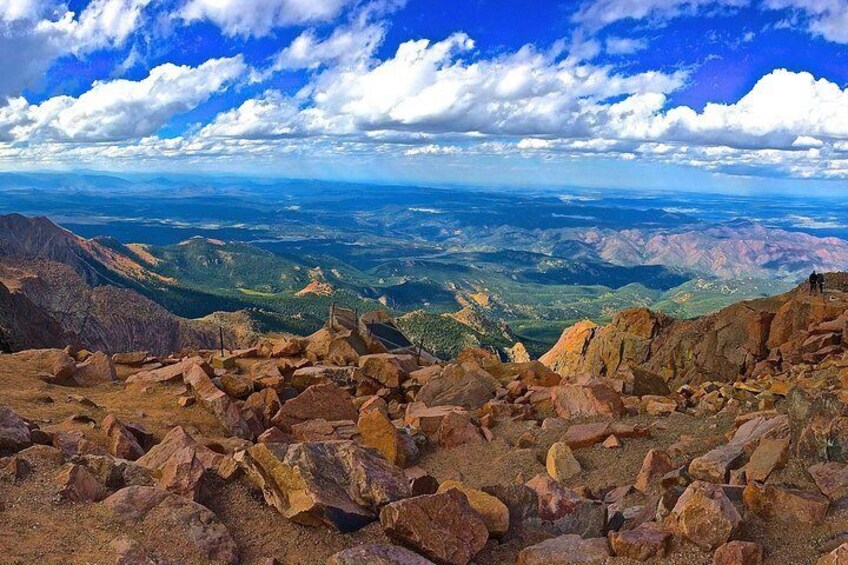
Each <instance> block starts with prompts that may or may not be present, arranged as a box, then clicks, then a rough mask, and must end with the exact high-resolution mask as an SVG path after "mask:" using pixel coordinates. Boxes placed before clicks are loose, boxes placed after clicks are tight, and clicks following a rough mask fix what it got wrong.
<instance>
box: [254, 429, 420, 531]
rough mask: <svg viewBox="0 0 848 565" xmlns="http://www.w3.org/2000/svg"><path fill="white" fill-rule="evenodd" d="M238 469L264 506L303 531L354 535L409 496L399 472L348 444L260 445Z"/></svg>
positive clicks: (407, 484)
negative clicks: (383, 509)
mask: <svg viewBox="0 0 848 565" xmlns="http://www.w3.org/2000/svg"><path fill="white" fill-rule="evenodd" d="M239 463H240V464H241V465H242V467H243V468H244V470H245V472H246V473H247V476H248V477H249V478H250V479H251V481H253V482H254V483H255V484H256V485H257V486H259V487H260V488H261V489H262V494H263V495H264V497H265V501H266V502H267V503H268V504H270V505H271V506H273V507H274V508H276V509H277V510H278V511H279V512H280V513H281V514H283V515H284V516H285V517H286V518H289V519H290V520H292V521H294V522H297V523H299V524H304V525H307V526H316V525H319V524H326V525H328V526H330V527H333V528H336V529H337V530H339V531H342V532H351V531H355V530H358V529H359V528H361V527H363V526H365V525H366V524H368V523H370V522H372V521H374V520H375V519H376V517H377V512H378V511H379V509H380V507H381V506H383V505H385V504H388V503H390V502H392V501H395V500H399V499H402V498H405V497H408V496H409V495H410V494H411V493H410V488H409V482H408V480H407V478H406V477H405V476H404V474H403V472H402V471H401V470H400V469H398V468H397V467H395V466H393V465H391V464H389V463H387V462H386V461H385V460H384V459H383V458H382V457H380V456H379V455H378V454H377V453H375V452H373V451H371V450H369V449H365V448H362V447H360V446H358V445H357V444H355V443H354V442H352V441H328V442H310V443H297V444H293V445H282V444H258V445H256V446H254V447H252V448H250V449H248V450H247V451H246V452H245V453H244V454H243V456H242V458H241V460H240V461H239Z"/></svg>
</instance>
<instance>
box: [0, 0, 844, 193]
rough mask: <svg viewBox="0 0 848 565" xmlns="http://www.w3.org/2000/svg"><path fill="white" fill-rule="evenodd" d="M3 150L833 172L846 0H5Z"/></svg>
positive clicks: (77, 159)
mask: <svg viewBox="0 0 848 565" xmlns="http://www.w3.org/2000/svg"><path fill="white" fill-rule="evenodd" d="M0 69H3V72H2V73H0V170H28V171H40V170H51V171H52V170H102V171H113V172H121V171H123V172H128V173H129V172H145V173H149V172H154V171H155V172H159V171H161V172H179V173H197V174H221V173H233V174H245V175H256V176H282V177H294V178H320V179H330V180H332V179H338V180H357V181H374V182H410V183H433V184H440V185H441V184H446V185H449V184H469V185H498V186H500V185H504V186H518V187H520V186H557V185H569V186H590V187H604V186H609V187H615V188H628V187H634V188H662V189H671V190H698V189H709V190H726V191H731V192H733V191H741V190H753V191H757V190H775V189H787V190H797V191H805V190H829V191H834V190H836V191H841V190H843V189H845V188H848V185H847V184H845V181H846V179H848V88H846V84H848V0H569V1H554V0H534V1H532V2H527V1H522V2H519V1H516V0H459V1H457V0H70V1H67V2H63V1H61V0H0Z"/></svg>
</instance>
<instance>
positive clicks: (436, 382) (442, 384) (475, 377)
mask: <svg viewBox="0 0 848 565" xmlns="http://www.w3.org/2000/svg"><path fill="white" fill-rule="evenodd" d="M498 386H499V383H498V381H497V380H496V379H495V378H494V377H493V376H492V375H490V374H489V373H487V372H486V371H485V370H483V369H481V368H480V367H479V366H478V365H476V364H474V363H455V364H453V365H448V366H447V367H445V368H444V369H443V370H442V373H441V375H439V376H438V377H436V378H433V379H431V380H429V381H427V384H425V385H424V386H422V387H421V390H419V391H418V395H417V396H416V397H415V399H416V401H418V402H423V403H424V404H425V405H427V406H429V407H434V406H460V407H462V408H465V409H467V410H476V409H477V408H480V407H481V406H483V405H484V404H486V403H487V402H488V401H490V400H492V399H493V398H495V394H496V391H497V389H498Z"/></svg>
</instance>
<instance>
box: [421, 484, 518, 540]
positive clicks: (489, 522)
mask: <svg viewBox="0 0 848 565" xmlns="http://www.w3.org/2000/svg"><path fill="white" fill-rule="evenodd" d="M451 489H456V490H458V491H460V492H461V493H462V494H464V495H465V497H466V498H467V499H468V504H470V505H471V508H472V509H473V510H474V511H475V512H476V513H477V514H479V515H480V518H482V519H483V522H484V523H485V524H486V529H487V530H489V534H490V535H492V536H495V537H499V536H502V535H504V534H505V533H506V532H507V530H509V509H508V508H507V507H506V505H505V504H504V503H503V502H501V501H500V500H498V499H497V498H496V497H494V496H492V495H491V494H488V493H486V492H483V491H482V490H477V489H474V488H471V487H469V486H466V485H464V484H463V483H461V482H459V481H445V482H443V483H442V484H441V485H439V490H438V491H437V492H440V493H441V492H447V491H449V490H451Z"/></svg>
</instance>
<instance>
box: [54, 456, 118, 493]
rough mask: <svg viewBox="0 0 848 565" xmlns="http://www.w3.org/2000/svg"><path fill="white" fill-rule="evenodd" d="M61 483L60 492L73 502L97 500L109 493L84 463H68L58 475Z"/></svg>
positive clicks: (58, 481)
mask: <svg viewBox="0 0 848 565" xmlns="http://www.w3.org/2000/svg"><path fill="white" fill-rule="evenodd" d="M56 482H57V483H58V484H59V491H58V494H59V496H60V497H61V498H63V499H65V500H69V501H71V502H97V501H99V500H103V499H104V498H106V496H107V495H108V494H109V492H108V491H107V490H106V487H105V486H103V485H102V484H101V483H100V482H99V481H98V480H97V479H95V478H94V476H93V475H92V474H91V473H89V472H88V469H86V468H85V467H83V466H82V465H76V464H74V463H68V464H67V465H65V466H64V467H62V469H61V470H60V471H59V474H58V475H56Z"/></svg>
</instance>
